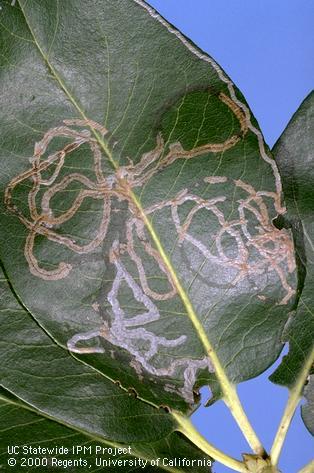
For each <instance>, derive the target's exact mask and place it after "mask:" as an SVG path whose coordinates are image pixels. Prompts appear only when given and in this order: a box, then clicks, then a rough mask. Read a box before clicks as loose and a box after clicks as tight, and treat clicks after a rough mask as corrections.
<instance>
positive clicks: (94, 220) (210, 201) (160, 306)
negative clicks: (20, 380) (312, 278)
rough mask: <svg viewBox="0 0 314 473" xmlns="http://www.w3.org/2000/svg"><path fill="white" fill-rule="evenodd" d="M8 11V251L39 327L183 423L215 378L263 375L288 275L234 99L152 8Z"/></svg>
mask: <svg viewBox="0 0 314 473" xmlns="http://www.w3.org/2000/svg"><path fill="white" fill-rule="evenodd" d="M0 15H1V17H0V21H1V24H2V29H1V32H0V34H1V36H2V37H1V45H2V46H1V58H0V61H1V69H0V70H1V76H2V84H3V87H4V89H5V91H6V93H5V94H2V95H1V98H0V133H1V147H0V155H1V162H2V166H1V186H2V189H3V191H4V200H3V199H1V202H2V204H3V202H4V208H3V212H2V216H1V224H2V229H3V230H2V234H1V254H2V258H3V261H4V266H5V268H6V272H7V275H8V278H9V280H10V282H11V284H12V286H13V287H14V291H15V292H16V294H17V295H18V297H19V298H20V299H21V301H22V302H23V304H24V305H25V307H27V309H28V310H29V312H30V313H31V314H32V316H33V317H34V319H35V320H36V321H37V323H38V324H39V326H40V327H41V329H42V330H44V331H45V332H46V333H48V334H49V336H50V337H51V338H52V339H53V340H54V341H55V342H57V343H58V344H59V345H60V346H62V347H66V346H67V347H68V349H69V350H70V351H72V352H73V353H76V356H77V360H80V361H81V362H82V366H83V368H82V369H87V366H86V364H88V365H90V366H91V367H93V368H91V369H93V370H94V369H97V370H98V372H102V373H103V374H104V375H105V376H106V377H108V378H110V379H111V380H116V381H119V383H120V384H121V385H122V387H123V388H124V389H128V388H132V389H133V390H135V392H136V393H137V395H138V396H139V397H140V398H141V399H143V400H146V401H148V402H149V403H151V404H153V405H155V406H160V405H166V406H169V407H171V408H175V409H178V410H180V411H182V412H185V413H190V412H191V406H192V405H193V404H194V403H195V401H196V399H195V391H196V390H197V388H198V387H199V386H202V385H204V384H206V383H210V384H211V387H212V388H213V389H214V388H215V390H216V391H217V389H216V387H217V386H216V385H215V383H214V377H215V375H217V376H218V378H219V379H220V381H221V380H225V375H226V373H227V375H228V376H229V378H230V380H231V382H234V383H237V382H240V381H242V380H244V379H248V378H250V377H253V376H256V375H257V374H259V373H260V372H262V371H263V370H265V368H267V367H268V366H269V365H270V364H271V363H272V362H273V361H274V360H275V359H276V357H277V356H278V354H279V352H280V350H281V348H282V342H281V340H280V335H281V332H282V329H283V326H284V324H285V323H286V320H287V313H288V311H289V310H290V309H291V307H292V304H293V302H294V294H295V264H294V253H293V247H292V239H291V236H290V233H289V231H288V230H286V229H282V230H278V229H277V228H276V227H275V226H274V225H273V223H272V221H273V219H274V218H275V217H276V216H277V215H278V214H280V213H281V212H283V207H282V203H281V195H280V193H281V182H280V178H279V174H278V170H277V167H276V164H275V163H274V161H273V159H272V158H271V157H270V156H269V154H268V149H267V147H266V146H265V144H264V142H263V139H262V135H261V133H260V131H259V129H258V127H257V124H256V122H255V120H254V117H252V115H251V113H250V111H249V109H248V107H247V105H246V103H245V101H244V99H243V97H242V96H241V94H240V92H239V91H238V90H237V89H236V87H235V86H234V85H233V83H232V82H231V81H230V79H229V78H228V77H227V76H226V75H225V74H224V72H223V71H222V70H221V69H220V68H219V66H218V65H217V64H216V63H215V62H214V61H213V60H212V59H211V58H210V57H208V56H206V55H204V54H203V53H202V52H200V51H199V50H198V49H197V48H196V47H195V46H193V45H192V44H191V43H190V42H189V41H188V40H187V39H186V38H184V37H183V36H182V35H181V34H180V33H178V32H177V31H175V30H173V29H172V27H171V26H170V25H168V24H167V23H166V22H165V21H164V20H163V19H162V18H160V17H159V16H158V15H156V13H155V12H154V11H153V10H152V9H150V8H149V7H148V6H147V5H146V4H145V3H144V2H142V1H141V0H132V1H128V2H125V1H117V0H106V1H104V0H89V1H88V2H86V1H82V0H75V1H74V0H67V1H66V2H62V3H61V2H59V1H58V0H56V1H54V2H51V0H42V1H41V2H37V1H35V0H28V1H24V0H20V1H19V2H18V4H17V5H16V6H15V7H11V6H10V2H5V4H4V7H3V9H2V10H1V12H0ZM104 127H105V128H104ZM107 130H108V131H107ZM25 337H26V338H25V339H24V338H23V341H24V340H25V341H26V342H30V338H29V337H27V335H25ZM30 353H31V352H30ZM62 353H63V352H62ZM209 353H210V355H211V359H209V358H208V354H209ZM19 360H20V363H21V364H22V365H23V359H22V358H21V356H20V357H19ZM75 366H76V367H79V366H80V364H79V363H77V364H76V365H75ZM76 369H79V368H76ZM12 383H13V381H12ZM222 385H225V382H223V383H222ZM12 392H15V389H14V387H13V385H12ZM36 403H37V404H36V406H37V407H38V401H36Z"/></svg>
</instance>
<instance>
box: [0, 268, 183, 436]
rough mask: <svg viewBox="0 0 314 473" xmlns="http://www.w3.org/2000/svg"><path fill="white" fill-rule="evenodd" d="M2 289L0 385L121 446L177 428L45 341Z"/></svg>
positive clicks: (49, 413)
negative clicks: (117, 442) (121, 443)
mask: <svg viewBox="0 0 314 473" xmlns="http://www.w3.org/2000/svg"><path fill="white" fill-rule="evenodd" d="M0 291H1V334H0V346H1V386H3V387H4V388H5V389H6V390H8V391H9V392H11V393H12V394H14V395H16V396H17V397H18V398H19V399H21V400H22V401H24V402H26V403H27V404H29V405H31V406H33V407H34V408H36V409H37V410H39V411H41V412H42V413H44V414H45V415H46V416H49V417H52V418H54V419H57V420H58V421H59V422H61V423H65V424H70V425H72V426H74V427H75V428H77V429H79V430H80V429H82V430H83V431H85V432H86V433H91V434H95V435H99V436H102V437H104V438H107V439H114V440H115V441H120V442H134V441H152V440H157V439H160V438H162V437H164V436H165V435H167V434H169V433H170V432H171V431H172V430H174V429H175V423H174V422H173V420H172V419H171V416H170V415H169V414H167V413H166V412H165V411H163V410H162V409H159V410H157V409H155V408H153V407H151V406H149V405H147V404H144V403H143V402H141V401H139V400H138V399H135V398H134V396H131V395H130V394H129V393H128V392H126V391H123V390H122V389H121V388H120V387H119V386H117V385H115V384H114V383H113V381H112V380H111V379H108V378H105V377H104V375H102V374H100V373H98V372H97V370H95V369H94V368H92V367H90V366H87V365H85V364H83V363H80V362H78V361H77V360H75V359H74V358H73V357H72V356H71V355H70V354H69V353H68V352H67V351H66V350H64V349H63V348H61V347H59V346H58V345H57V344H56V343H55V341H54V340H52V339H51V338H49V337H48V336H47V335H46V334H45V332H44V331H43V330H42V329H41V328H40V327H39V326H38V324H37V323H36V322H35V321H34V320H33V319H32V318H31V317H30V315H29V314H28V313H27V312H26V311H25V310H24V309H23V308H22V307H21V306H20V305H19V304H18V303H17V302H16V300H15V299H14V297H13V294H12V293H11V292H10V290H9V287H8V284H7V281H6V279H5V278H4V277H2V279H1V280H0Z"/></svg>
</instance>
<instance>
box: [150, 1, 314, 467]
mask: <svg viewBox="0 0 314 473" xmlns="http://www.w3.org/2000/svg"><path fill="white" fill-rule="evenodd" d="M148 3H150V4H151V5H152V6H153V7H155V8H156V9H157V10H158V11H159V12H160V13H161V14H162V15H163V16H164V17H165V18H166V19H167V20H168V21H169V22H170V23H172V24H173V25H175V26H176V27H177V28H178V29H179V30H181V31H182V32H183V33H184V34H185V35H186V36H188V37H189V38H191V39H192V40H193V41H194V42H195V43H196V44H197V45H198V46H199V47H201V48H202V49H203V50H204V51H206V52H208V53H209V54H210V55H211V56H212V57H213V58H214V59H215V60H216V61H217V62H218V63H219V64H220V65H221V66H222V67H223V69H224V70H225V71H226V72H227V74H228V75H229V76H230V77H231V79H232V80H233V81H234V82H235V84H236V85H237V86H238V87H239V88H240V90H241V91H242V92H243V94H244V96H245V97H246V99H247V101H248V103H249V105H250V107H251V109H252V111H253V113H254V115H255V117H256V118H257V120H258V122H259V124H260V127H261V129H262V131H263V133H264V137H265V140H266V142H267V143H268V144H269V145H270V146H271V147H272V146H273V144H274V143H275V142H276V140H277V139H278V138H279V136H280V134H281V133H282V131H283V130H284V128H285V127H286V125H287V123H288V121H289V119H290V118H291V115H292V114H293V113H294V112H295V111H296V109H297V108H298V106H299V104H300V103H301V102H302V100H303V99H304V98H305V96H306V95H307V94H308V93H309V92H310V91H311V90H312V89H313V84H314V26H313V25H314V2H313V1H312V0H275V1H274V0H254V1H252V0H149V1H148ZM272 371H273V368H271V369H269V370H268V371H267V372H266V373H264V374H263V375H262V376H260V377H259V378H257V379H255V380H252V381H249V382H247V383H243V384H241V385H240V386H239V394H240V397H241V400H242V401H243V404H244V407H245V409H246V411H247V413H248V416H249V418H250V420H251V422H252V424H253V426H254V428H256V431H257V433H258V435H259V436H260V437H261V439H262V441H263V442H264V444H265V447H266V448H268V449H270V447H271V444H272V440H273V437H274V435H275V432H276V429H277V426H278V423H279V421H280V418H281V415H282V412H283V409H284V406H285V403H286V400H287V397H288V391H287V390H286V389H285V388H281V387H279V386H276V385H273V384H272V383H270V382H269V381H268V379H267V378H268V376H269V375H270V374H271V372H272ZM205 395H206V394H205ZM193 422H194V424H195V425H196V426H197V428H198V429H199V431H200V432H201V433H202V434H203V435H204V436H205V437H206V438H207V439H208V440H210V441H211V442H212V443H213V444H214V445H215V446H217V447H219V448H221V449H222V450H224V451H226V452H227V453H229V454H230V455H233V456H235V457H239V453H240V452H249V448H248V446H247V445H246V443H245V441H244V440H243V439H242V435H241V433H240V432H239V430H238V428H237V426H236V425H235V424H234V422H233V420H232V418H231V416H230V414H229V412H228V411H227V409H226V408H225V407H224V405H223V404H222V403H221V402H218V403H216V404H215V405H214V406H213V407H211V408H210V409H205V408H200V409H199V410H198V411H197V412H196V413H195V414H194V416H193ZM313 451H314V443H313V438H312V437H311V436H310V434H309V433H308V432H307V430H306V429H305V427H304V425H303V422H302V420H301V417H300V410H299V409H298V411H297V413H296V415H295V417H294V419H293V423H292V426H291V428H290V431H289V433H288V436H287V439H286V443H285V446H284V450H283V452H282V457H281V462H280V468H281V470H282V472H283V473H296V472H297V471H298V470H299V469H300V468H301V467H303V466H304V465H305V464H306V463H307V462H308V461H309V460H311V458H312V457H313ZM214 471H215V473H230V472H231V470H230V469H228V468H226V467H224V466H223V465H219V464H215V467H214Z"/></svg>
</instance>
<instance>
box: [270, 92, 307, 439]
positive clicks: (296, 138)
mask: <svg viewBox="0 0 314 473" xmlns="http://www.w3.org/2000/svg"><path fill="white" fill-rule="evenodd" d="M313 136H314V93H313V92H312V93H311V94H310V95H309V96H308V97H307V98H306V99H305V100H304V102H303V103H302V104H301V106H300V108H299V109H298V111H297V112H296V113H295V115H294V116H293V117H292V119H291V121H290V122H289V124H288V126H287V128H286V130H285V131H284V133H283V134H282V136H281V137H280V139H279V140H278V142H277V143H276V145H275V147H274V151H273V152H274V156H275V158H276V161H277V164H278V167H279V170H280V174H281V177H282V182H283V189H284V195H285V201H286V203H287V210H288V212H287V217H286V223H287V224H288V225H290V226H291V227H292V229H293V233H294V241H295V247H296V254H297V263H298V272H299V291H298V292H299V296H298V300H297V307H296V312H295V311H294V312H292V314H291V317H290V320H289V322H288V324H287V326H286V328H285V331H284V333H283V340H284V341H288V342H289V348H290V350H289V353H288V355H287V356H286V357H284V358H283V361H282V363H281V365H280V366H279V368H278V369H277V370H276V371H275V373H274V374H273V375H272V376H271V378H270V379H271V380H272V381H274V382H275V383H278V384H282V385H287V386H288V387H289V388H290V389H291V388H292V387H293V386H294V383H295V381H296V379H297V378H298V376H299V374H300V372H302V370H303V367H304V364H305V363H306V362H307V360H308V359H309V357H310V358H311V357H312V359H313V361H314V357H313V333H314V311H313V307H314V303H313V301H314V299H313V285H314V266H313V263H314V245H313V241H314V219H313V216H314V200H313V185H314V157H313V144H314V142H313ZM305 393H306V397H307V398H308V399H309V403H313V400H312V398H313V383H309V384H308V386H307V387H306V390H305ZM302 415H303V419H304V421H305V424H306V425H307V427H308V428H309V430H311V431H312V432H313V407H311V405H310V404H308V405H307V404H305V405H304V406H303V407H302ZM311 417H312V418H311Z"/></svg>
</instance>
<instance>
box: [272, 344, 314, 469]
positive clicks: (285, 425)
mask: <svg viewBox="0 0 314 473" xmlns="http://www.w3.org/2000/svg"><path fill="white" fill-rule="evenodd" d="M313 361H314V348H313V350H312V351H311V353H310V355H309V356H308V358H307V359H306V361H305V363H304V366H303V368H302V370H301V372H300V374H299V376H298V377H297V379H296V381H295V383H294V385H293V387H292V388H291V390H290V395H289V399H288V402H287V405H286V408H285V411H284V413H283V416H282V419H281V422H280V424H279V427H278V430H277V433H276V437H275V440H274V443H273V446H272V449H271V452H270V457H271V459H272V464H273V465H277V463H278V460H279V457H280V453H281V450H282V447H283V444H284V441H285V438H286V435H287V432H288V429H289V426H290V424H291V421H292V418H293V415H294V412H295V410H296V408H297V405H298V404H299V402H300V400H301V398H302V390H303V386H304V383H305V381H306V378H307V376H308V373H309V371H310V368H311V366H312V363H313Z"/></svg>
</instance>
